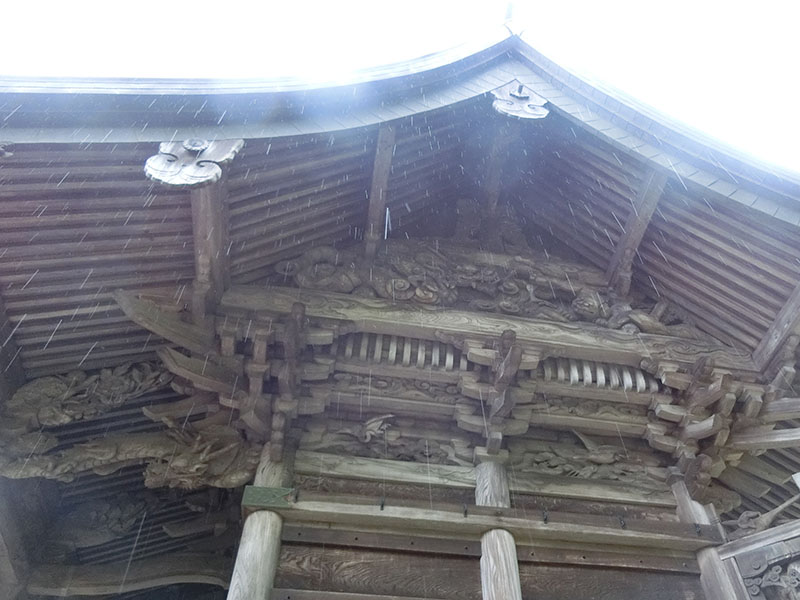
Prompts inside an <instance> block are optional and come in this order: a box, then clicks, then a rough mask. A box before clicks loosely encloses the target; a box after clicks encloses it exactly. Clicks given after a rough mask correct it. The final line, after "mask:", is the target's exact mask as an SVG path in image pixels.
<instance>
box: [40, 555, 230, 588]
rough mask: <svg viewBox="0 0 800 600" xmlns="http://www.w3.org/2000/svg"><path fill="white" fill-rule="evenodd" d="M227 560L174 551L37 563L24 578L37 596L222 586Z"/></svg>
mask: <svg viewBox="0 0 800 600" xmlns="http://www.w3.org/2000/svg"><path fill="white" fill-rule="evenodd" d="M229 574H230V560H229V559H226V558H224V557H223V556H220V555H206V554H190V553H177V554H169V555H166V556H158V557H156V558H144V559H142V560H136V561H133V562H129V561H121V562H116V563H109V564H102V565H61V564H58V565H39V566H37V567H36V568H35V569H34V570H33V571H32V572H31V576H30V579H29V581H28V593H29V594H32V595H37V596H59V597H67V596H104V595H106V594H111V595H116V594H124V593H126V592H133V591H136V590H144V589H148V588H153V587H160V586H165V585H173V584H176V583H206V584H210V585H218V586H221V587H226V586H227V583H228V576H229Z"/></svg>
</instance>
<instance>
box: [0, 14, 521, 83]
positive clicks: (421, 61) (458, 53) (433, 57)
mask: <svg viewBox="0 0 800 600" xmlns="http://www.w3.org/2000/svg"><path fill="white" fill-rule="evenodd" d="M512 37H515V36H514V35H513V34H512V33H511V32H510V31H509V29H508V28H507V27H505V26H499V27H496V28H493V29H492V30H491V31H489V32H487V33H486V35H485V36H482V37H481V38H480V39H474V40H470V41H468V42H465V43H463V44H459V45H458V46H454V47H451V48H447V49H445V50H441V51H438V52H434V53H431V54H427V55H424V56H419V57H416V58H413V59H409V60H406V61H401V62H398V63H392V64H389V65H381V66H378V67H370V68H367V69H360V70H357V71H354V72H353V73H352V74H351V77H349V78H348V79H346V80H342V79H336V80H330V81H308V80H304V79H299V78H293V77H280V78H252V79H175V78H111V77H99V78H88V77H67V78H59V77H11V76H3V75H0V94H3V93H22V94H112V95H122V94H136V95H139V94H154V95H155V94H158V95H169V94H181V95H187V94H192V95H194V94H201V95H202V94H274V93H281V92H302V91H311V90H321V89H329V88H338V87H345V86H346V87H349V86H353V85H360V84H365V83H371V82H375V81H385V80H387V79H395V78H400V77H409V76H412V75H417V74H420V73H425V72H430V71H433V70H435V69H438V68H441V67H446V66H449V65H452V64H454V63H457V62H461V61H463V60H465V59H471V58H474V57H478V56H480V55H481V54H482V53H484V52H486V51H491V50H492V49H493V48H496V47H497V46H498V45H502V44H503V42H505V41H506V40H508V39H510V38H512Z"/></svg>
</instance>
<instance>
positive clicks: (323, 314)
mask: <svg viewBox="0 0 800 600" xmlns="http://www.w3.org/2000/svg"><path fill="white" fill-rule="evenodd" d="M295 302H302V303H303V304H305V306H306V314H307V315H308V316H309V317H312V318H324V319H326V320H327V321H329V322H330V321H340V322H341V321H346V322H347V326H348V327H349V328H351V329H350V330H351V331H354V332H370V333H383V334H389V335H400V336H406V337H414V338H418V339H425V340H432V341H447V338H448V337H451V338H452V337H454V336H455V337H458V336H461V337H462V338H463V337H471V338H478V339H482V340H484V341H486V340H488V339H496V338H498V337H500V335H501V334H502V332H503V331H504V330H505V329H513V330H514V331H516V333H517V341H518V342H519V343H520V345H521V346H522V347H523V350H526V349H530V351H531V354H533V353H535V352H540V353H542V354H546V353H549V354H550V355H552V356H568V357H570V358H575V359H583V360H595V361H600V362H605V363H609V362H610V363H615V364H620V365H629V366H635V367H638V366H639V364H640V363H641V357H642V356H643V355H645V356H649V357H650V358H651V360H653V361H661V360H663V361H674V362H675V363H677V364H679V365H688V364H694V363H695V362H696V361H697V359H698V358H700V357H701V356H707V357H713V358H714V361H715V364H716V366H717V367H719V368H721V369H726V370H731V371H735V372H748V373H750V372H752V371H753V365H752V362H751V360H750V359H749V357H745V356H740V355H737V354H734V353H733V352H731V351H730V350H729V349H727V348H726V347H725V346H722V345H721V344H720V345H717V344H712V343H708V342H705V341H700V340H689V339H686V338H671V337H667V336H660V335H650V334H639V335H637V336H631V335H629V334H626V333H621V332H619V331H613V330H609V329H607V328H603V327H599V326H591V325H585V324H580V325H578V324H575V323H556V322H553V321H539V320H535V319H527V318H520V317H513V316H509V315H497V314H491V313H480V314H476V313H472V312H468V311H463V310H447V311H421V310H417V309H416V308H415V307H413V306H403V305H399V304H395V303H392V302H391V301H390V300H382V299H376V298H357V297H354V296H349V295H345V294H336V293H332V292H318V291H312V290H298V289H296V288H284V287H280V286H275V287H271V288H270V293H269V294H265V293H264V291H263V288H262V287H257V286H245V285H238V286H237V285H234V286H231V288H230V289H229V290H228V291H227V292H225V294H224V296H223V298H222V301H221V302H220V308H219V312H220V314H221V315H222V316H223V318H224V316H225V315H227V316H229V317H233V318H235V317H242V318H246V319H249V318H256V319H257V318H259V317H260V316H263V317H267V316H270V315H273V316H274V315H283V314H288V313H289V311H290V310H291V306H292V304H294V303H295Z"/></svg>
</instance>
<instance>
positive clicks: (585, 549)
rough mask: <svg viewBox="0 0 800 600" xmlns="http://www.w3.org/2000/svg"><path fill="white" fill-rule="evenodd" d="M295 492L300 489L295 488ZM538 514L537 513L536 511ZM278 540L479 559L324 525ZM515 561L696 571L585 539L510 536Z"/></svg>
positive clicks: (463, 545) (461, 544)
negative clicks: (568, 540)
mask: <svg viewBox="0 0 800 600" xmlns="http://www.w3.org/2000/svg"><path fill="white" fill-rule="evenodd" d="M300 493H301V494H302V493H303V492H300ZM538 514H539V513H537V515H538ZM281 539H282V540H283V542H284V543H293V542H294V543H301V544H313V545H315V546H326V547H331V546H338V547H342V548H344V547H350V548H360V549H363V550H389V551H394V552H411V553H421V554H437V555H440V556H448V555H449V556H462V557H472V558H480V556H481V545H480V542H474V541H466V540H460V539H446V538H442V537H430V536H418V535H416V536H412V535H399V534H389V533H385V532H374V533H371V532H364V531H354V530H348V529H331V528H329V527H327V526H326V525H325V524H311V525H297V526H295V525H286V526H284V528H283V533H282V536H281ZM516 545H517V560H518V561H519V562H520V563H549V564H564V565H581V566H599V567H624V568H628V569H642V570H649V571H672V572H676V573H699V572H700V570H699V568H698V566H697V562H696V561H695V559H694V554H693V553H688V552H676V551H674V550H670V551H668V552H665V551H659V550H658V549H653V550H648V549H645V548H632V549H626V548H622V547H615V548H611V549H610V548H608V547H604V546H595V547H594V548H591V547H590V546H587V545H586V544H567V543H561V542H548V543H545V542H543V541H542V540H533V541H530V540H527V539H521V540H516Z"/></svg>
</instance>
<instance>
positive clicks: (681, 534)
mask: <svg viewBox="0 0 800 600" xmlns="http://www.w3.org/2000/svg"><path fill="white" fill-rule="evenodd" d="M257 497H258V494H251V493H246V501H245V502H243V506H244V507H245V508H246V509H251V510H260V509H263V508H264V507H261V506H259V505H258V504H257V503H256V502H255V500H251V499H252V498H255V499H257ZM304 498H308V499H304ZM329 498H330V497H329V496H325V495H319V494H313V493H310V492H305V493H303V494H301V495H300V496H299V498H298V500H297V501H296V502H294V501H289V502H286V503H285V504H286V505H280V504H281V503H278V502H272V501H271V502H269V503H268V504H267V506H266V507H267V508H268V509H269V510H274V511H275V512H278V513H279V514H281V516H283V518H284V519H285V520H286V522H287V523H291V524H301V523H328V524H330V525H331V526H336V527H342V528H347V529H358V530H362V529H363V530H365V531H376V530H379V531H384V532H386V533H391V534H403V535H429V536H430V535H433V536H442V537H451V538H460V539H471V540H474V539H479V538H480V537H481V536H482V535H483V534H484V533H486V532H487V531H490V530H492V529H505V530H506V531H508V532H509V533H511V535H513V536H514V537H517V536H519V538H520V539H532V540H535V539H541V540H550V541H553V540H556V541H563V542H578V543H587V544H592V543H603V544H609V545H614V546H631V547H639V546H644V547H652V548H666V549H674V550H685V551H692V550H697V549H699V548H703V547H705V546H708V545H710V544H715V543H720V542H722V537H721V536H720V534H719V533H718V531H717V529H716V528H715V527H713V526H708V525H700V526H698V528H697V529H696V528H695V527H691V526H688V525H684V524H682V523H671V522H659V521H652V520H635V519H630V520H625V521H624V523H620V521H619V519H616V518H612V517H605V516H596V515H583V514H578V513H559V512H552V513H549V514H548V517H547V522H545V520H544V519H543V518H540V519H532V518H530V517H527V516H525V517H520V516H517V512H516V511H515V510H514V509H505V508H495V507H490V508H486V507H478V506H474V507H467V514H466V516H465V514H464V510H463V508H462V507H459V506H454V507H453V509H443V508H428V505H427V503H422V502H418V503H414V504H417V505H415V506H394V505H389V504H385V503H384V504H383V505H381V504H380V503H379V502H377V501H376V500H377V499H375V498H354V497H348V498H339V500H341V501H333V500H330V499H329ZM356 500H358V501H359V502H357V503H356ZM408 502H409V504H412V502H411V501H408ZM623 525H624V526H623Z"/></svg>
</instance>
